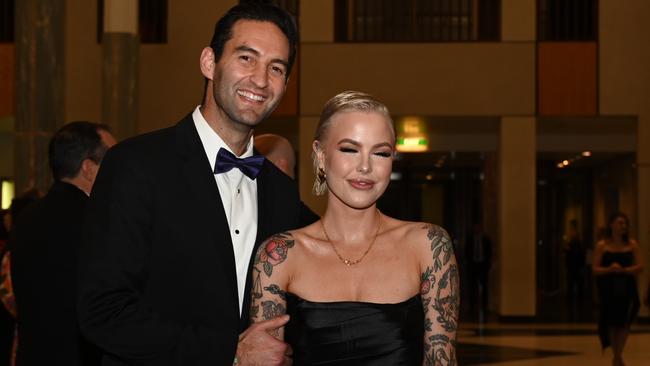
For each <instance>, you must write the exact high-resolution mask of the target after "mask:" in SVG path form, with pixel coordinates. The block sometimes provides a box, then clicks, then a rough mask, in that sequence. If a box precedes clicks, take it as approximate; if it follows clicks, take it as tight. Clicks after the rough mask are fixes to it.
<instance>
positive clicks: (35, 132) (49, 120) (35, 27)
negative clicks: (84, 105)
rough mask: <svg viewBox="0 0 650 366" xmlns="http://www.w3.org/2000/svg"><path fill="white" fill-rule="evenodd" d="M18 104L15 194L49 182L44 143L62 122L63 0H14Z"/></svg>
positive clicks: (40, 186) (16, 100)
mask: <svg viewBox="0 0 650 366" xmlns="http://www.w3.org/2000/svg"><path fill="white" fill-rule="evenodd" d="M15 14H16V41H15V42H16V79H15V80H16V99H15V103H16V107H15V116H16V121H15V135H14V179H15V184H16V186H15V187H16V194H17V195H19V194H20V193H21V192H23V191H24V190H25V189H27V188H31V187H36V188H38V189H39V190H40V191H41V192H45V191H46V190H47V189H48V187H49V185H50V182H51V174H50V169H49V166H48V159H47V146H48V142H49V139H50V136H51V134H52V132H53V131H55V130H56V129H58V128H59V127H60V126H61V125H62V124H63V113H64V108H63V100H64V99H63V94H64V92H63V91H64V88H63V86H64V80H63V70H64V62H65V60H64V56H63V55H64V37H65V34H64V30H65V27H64V25H65V4H64V3H62V2H61V1H57V0H21V1H16V8H15Z"/></svg>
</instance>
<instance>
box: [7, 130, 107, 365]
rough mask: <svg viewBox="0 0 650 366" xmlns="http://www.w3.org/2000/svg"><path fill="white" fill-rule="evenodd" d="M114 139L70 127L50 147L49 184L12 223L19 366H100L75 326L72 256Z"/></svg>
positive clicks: (101, 132)
mask: <svg viewBox="0 0 650 366" xmlns="http://www.w3.org/2000/svg"><path fill="white" fill-rule="evenodd" d="M114 144H115V139H114V138H113V136H111V134H110V133H109V132H108V129H107V127H106V126H103V125H100V124H96V123H91V122H72V123H69V124H66V125H64V126H63V127H62V128H61V129H59V130H58V131H57V132H56V133H55V134H54V136H53V137H52V140H51V141H50V145H49V150H48V157H49V162H50V168H51V170H52V176H53V178H54V183H53V184H52V187H51V188H50V190H49V191H48V193H47V195H45V197H43V198H42V199H40V200H38V201H36V202H35V203H33V204H32V205H30V206H29V207H27V208H25V209H24V211H23V212H22V213H21V214H20V216H18V217H17V219H16V220H15V225H14V228H13V230H12V236H11V243H10V245H11V278H12V284H13V290H14V293H15V297H16V310H17V324H18V336H19V341H18V348H17V354H16V365H18V366H23V365H72V366H74V365H99V354H98V351H97V350H96V349H95V348H94V347H92V346H91V345H90V344H88V343H87V342H85V341H84V340H83V339H82V338H81V333H80V331H79V328H78V326H77V321H76V320H77V313H76V300H77V281H78V277H77V265H78V263H77V257H78V256H77V252H78V250H79V247H80V244H81V233H82V230H83V224H84V217H85V209H86V203H87V201H88V195H89V194H90V191H91V189H92V186H93V183H94V181H95V177H96V175H97V170H98V169H99V165H100V163H101V161H102V158H103V157H104V154H105V153H106V151H107V150H108V149H109V148H110V147H111V146H112V145H114Z"/></svg>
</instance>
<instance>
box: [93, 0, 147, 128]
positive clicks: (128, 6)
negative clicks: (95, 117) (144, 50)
mask: <svg viewBox="0 0 650 366" xmlns="http://www.w3.org/2000/svg"><path fill="white" fill-rule="evenodd" d="M102 52H103V56H102V59H103V62H102V121H103V122H104V123H106V124H107V125H109V126H110V127H111V129H112V130H113V134H114V135H115V136H116V137H117V138H118V139H123V138H126V137H129V136H132V135H134V134H135V132H136V131H137V128H136V127H137V125H136V124H137V118H138V67H139V62H138V61H139V54H140V41H139V38H138V2H137V1H133V0H105V1H104V34H103V37H102Z"/></svg>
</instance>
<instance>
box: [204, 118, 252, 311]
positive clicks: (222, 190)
mask: <svg viewBox="0 0 650 366" xmlns="http://www.w3.org/2000/svg"><path fill="white" fill-rule="evenodd" d="M199 107H200V106H199ZM199 107H196V109H195V110H194V112H193V113H192V119H193V120H194V125H195V126H196V130H197V131H198V132H199V137H200V138H201V143H202V144H203V148H204V149H205V153H206V155H207V156H208V161H209V162H210V166H211V168H212V171H213V172H214V165H215V162H216V160H217V153H218V152H219V149H220V148H223V149H226V150H228V151H230V152H231V153H233V154H234V155H237V154H235V153H234V152H233V151H232V150H230V148H229V147H228V145H226V143H225V142H224V141H223V140H222V139H221V137H220V136H219V135H218V134H217V133H216V132H215V131H214V130H213V129H212V128H211V127H210V125H208V122H207V121H206V120H205V118H203V115H202V114H201V111H200V110H199ZM252 155H253V137H251V139H250V141H249V142H248V146H247V147H246V151H245V152H244V153H243V154H242V155H239V156H238V157H239V158H246V157H249V156H252ZM214 179H215V180H216V182H217V187H219V194H220V195H221V203H223V208H224V211H225V213H226V218H227V219H228V226H229V227H230V237H231V238H232V246H233V251H234V253H235V266H236V268H237V290H238V293H239V314H241V311H242V303H243V301H244V288H245V287H246V276H248V263H249V262H250V259H251V255H252V254H253V247H254V246H255V238H256V237H257V181H255V180H253V179H250V178H248V177H247V176H246V175H244V173H242V172H241V170H239V169H237V168H233V169H231V170H230V171H228V172H226V173H221V174H215V175H214Z"/></svg>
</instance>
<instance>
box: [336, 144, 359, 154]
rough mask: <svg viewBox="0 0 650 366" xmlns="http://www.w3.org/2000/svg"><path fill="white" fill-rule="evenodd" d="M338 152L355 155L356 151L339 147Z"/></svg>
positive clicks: (351, 148) (346, 147)
mask: <svg viewBox="0 0 650 366" xmlns="http://www.w3.org/2000/svg"><path fill="white" fill-rule="evenodd" d="M339 151H340V152H344V153H355V152H357V149H355V148H353V147H348V146H340V147H339Z"/></svg>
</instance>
